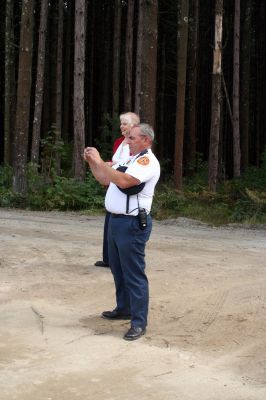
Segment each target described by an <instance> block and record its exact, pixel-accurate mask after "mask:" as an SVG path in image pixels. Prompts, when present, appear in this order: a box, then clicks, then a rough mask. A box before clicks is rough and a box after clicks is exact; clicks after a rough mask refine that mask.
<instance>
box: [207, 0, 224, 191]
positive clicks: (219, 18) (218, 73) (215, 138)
mask: <svg viewBox="0 0 266 400" xmlns="http://www.w3.org/2000/svg"><path fill="white" fill-rule="evenodd" d="M222 33H223V0H216V5H215V39H214V50H213V71H212V111H211V132H210V147H209V165H208V167H209V168H208V169H209V171H208V184H209V189H210V190H211V191H212V192H215V191H216V189H217V177H218V155H219V153H218V151H219V132H220V119H221V101H222V93H221V81H222V80H221V78H222Z"/></svg>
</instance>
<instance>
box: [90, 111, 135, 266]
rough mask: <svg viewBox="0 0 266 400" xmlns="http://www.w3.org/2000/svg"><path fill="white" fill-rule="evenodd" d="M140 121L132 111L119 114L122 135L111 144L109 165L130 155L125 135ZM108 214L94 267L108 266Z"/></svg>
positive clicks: (120, 161)
mask: <svg viewBox="0 0 266 400" xmlns="http://www.w3.org/2000/svg"><path fill="white" fill-rule="evenodd" d="M139 123H140V119H139V116H138V115H137V114H135V113H133V112H127V113H124V114H120V131H121V134H122V136H121V137H120V138H118V139H116V140H115V142H114V146H113V157H112V161H111V162H110V163H109V164H110V166H111V165H114V164H116V163H122V162H125V161H126V160H127V159H128V158H129V157H130V151H129V146H128V143H127V136H128V135H129V132H130V130H131V128H133V126H134V125H138V124H139ZM109 218H110V214H109V213H108V212H107V213H106V215H105V221H104V231H103V259H102V260H101V261H96V263H95V264H94V265H95V266H96V267H106V268H109V258H108V242H107V232H108V223H109Z"/></svg>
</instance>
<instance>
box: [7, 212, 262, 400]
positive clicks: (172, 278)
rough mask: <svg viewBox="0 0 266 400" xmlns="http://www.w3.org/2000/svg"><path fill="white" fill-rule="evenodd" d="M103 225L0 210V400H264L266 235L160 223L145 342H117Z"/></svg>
mask: <svg viewBox="0 0 266 400" xmlns="http://www.w3.org/2000/svg"><path fill="white" fill-rule="evenodd" d="M102 231H103V217H90V216H84V215H78V214H72V213H64V214H63V213H40V212H27V211H18V210H17V211H16V210H15V211H14V210H5V209H0V251H1V253H0V276H1V279H0V398H1V400H17V399H19V400H76V399H79V400H87V399H93V400H106V399H108V400H133V399H134V400H135V399H140V400H265V398H266V230H265V228H264V229H263V228H262V229H260V230H255V229H241V228H233V227H227V228H211V227H208V226H206V225H203V224H197V223H192V222H191V221H188V220H184V219H178V220H177V221H173V220H172V221H165V222H154V228H153V233H152V237H151V239H150V242H149V244H148V246H147V251H146V261H147V274H148V277H149V281H150V313H149V326H148V330H147V334H146V336H144V337H143V338H141V339H140V340H138V341H136V342H132V343H131V342H126V341H125V340H123V339H122V337H123V333H124V332H125V331H126V330H127V327H128V322H126V321H120V322H118V321H114V322H110V321H107V320H103V319H102V318H100V313H101V312H102V311H103V310H108V309H111V308H113V306H114V305H115V304H114V286H113V280H112V275H111V273H110V271H109V269H105V268H96V267H94V266H93V263H94V262H95V260H97V259H99V258H100V254H101V245H102Z"/></svg>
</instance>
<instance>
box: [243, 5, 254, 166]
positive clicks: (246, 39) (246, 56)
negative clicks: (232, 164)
mask: <svg viewBox="0 0 266 400" xmlns="http://www.w3.org/2000/svg"><path fill="white" fill-rule="evenodd" d="M242 38H243V40H242V52H241V53H242V62H241V66H242V68H241V69H242V73H241V77H242V78H241V99H242V101H241V103H240V104H241V111H240V114H241V121H240V122H241V165H242V169H243V170H244V171H245V170H246V169H247V167H248V165H249V132H250V78H249V77H250V62H251V42H252V34H251V0H247V2H246V5H245V12H244V21H243V35H242Z"/></svg>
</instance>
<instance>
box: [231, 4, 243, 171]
mask: <svg viewBox="0 0 266 400" xmlns="http://www.w3.org/2000/svg"><path fill="white" fill-rule="evenodd" d="M239 41H240V0H235V23H234V71H233V119H234V130H233V148H234V151H233V154H234V177H238V176H240V156H241V152H240V131H239Z"/></svg>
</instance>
